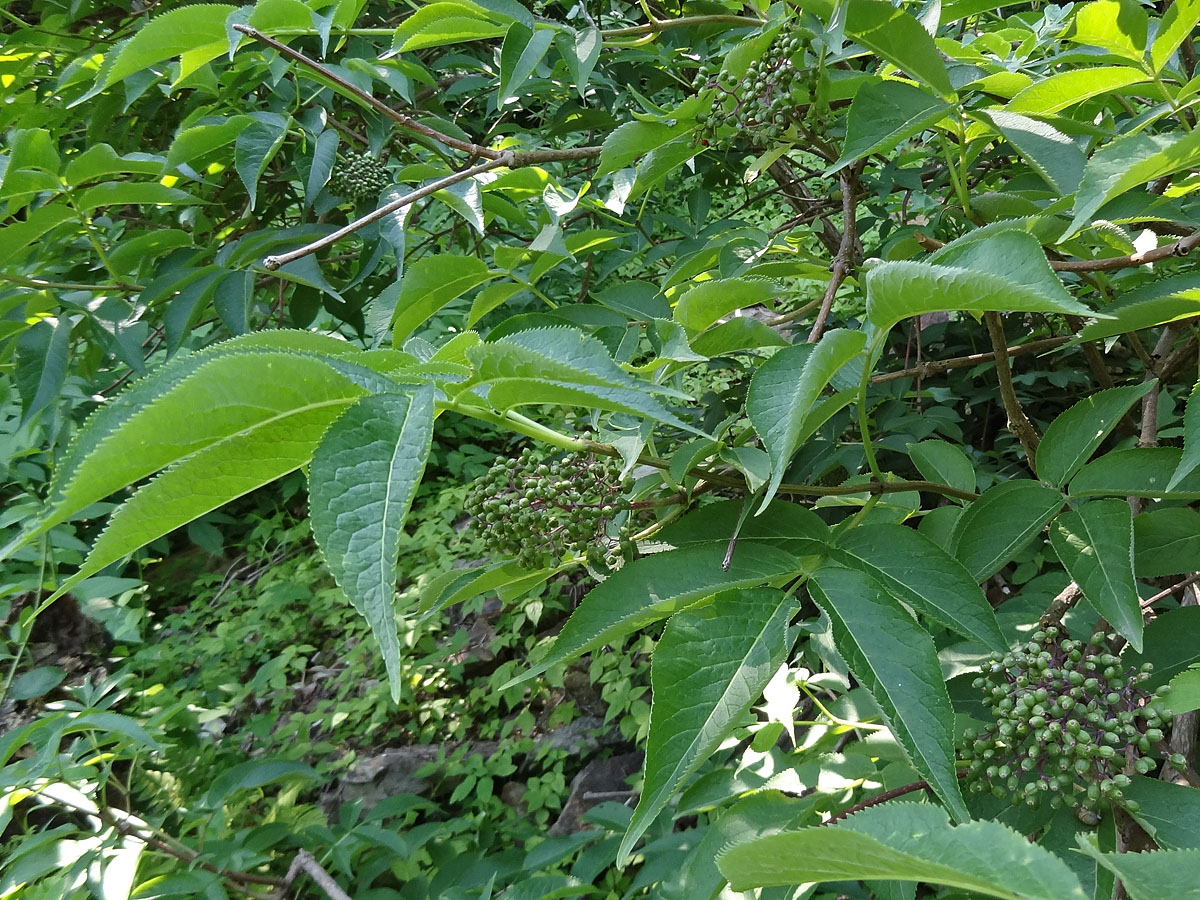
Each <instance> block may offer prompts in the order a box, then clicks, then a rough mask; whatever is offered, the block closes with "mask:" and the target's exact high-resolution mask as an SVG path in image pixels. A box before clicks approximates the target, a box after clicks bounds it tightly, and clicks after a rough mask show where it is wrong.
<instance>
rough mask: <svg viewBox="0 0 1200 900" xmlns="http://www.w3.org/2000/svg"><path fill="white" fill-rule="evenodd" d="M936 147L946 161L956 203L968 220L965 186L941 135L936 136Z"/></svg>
mask: <svg viewBox="0 0 1200 900" xmlns="http://www.w3.org/2000/svg"><path fill="white" fill-rule="evenodd" d="M938 146H939V147H941V150H942V158H943V159H944V160H945V161H946V172H947V173H948V174H949V176H950V184H951V185H953V187H954V194H955V196H956V197H958V202H959V204H960V205H961V206H962V208H963V213H964V214H965V215H966V216H967V217H968V218H969V217H970V215H971V202H970V201H969V200H968V199H967V190H966V186H965V185H964V184H963V182H962V179H960V178H959V177H958V169H957V168H956V167H955V165H954V157H953V156H952V155H951V153H950V148H949V147H947V146H946V139H945V137H943V136H942V135H940V134H939V135H938Z"/></svg>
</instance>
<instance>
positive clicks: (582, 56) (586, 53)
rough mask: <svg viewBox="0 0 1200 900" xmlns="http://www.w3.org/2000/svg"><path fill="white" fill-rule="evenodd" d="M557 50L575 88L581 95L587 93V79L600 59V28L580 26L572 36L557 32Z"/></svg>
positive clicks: (601, 37)
mask: <svg viewBox="0 0 1200 900" xmlns="http://www.w3.org/2000/svg"><path fill="white" fill-rule="evenodd" d="M554 42H555V44H557V45H558V52H559V53H560V55H561V56H562V58H563V62H565V63H566V64H567V68H568V69H570V70H571V77H572V78H574V80H575V90H577V91H578V92H579V96H580V97H583V96H584V95H585V94H586V93H587V84H588V79H589V78H591V77H592V71H593V70H594V69H595V68H596V62H597V61H598V60H599V59H600V48H601V47H602V46H603V43H604V40H603V36H602V35H601V34H600V29H599V28H596V27H594V26H589V27H587V28H582V29H580V30H579V31H577V32H576V33H575V36H574V38H573V39H572V37H571V36H570V35H569V34H565V33H562V34H559V35H558V36H557V37H556V38H555V40H554Z"/></svg>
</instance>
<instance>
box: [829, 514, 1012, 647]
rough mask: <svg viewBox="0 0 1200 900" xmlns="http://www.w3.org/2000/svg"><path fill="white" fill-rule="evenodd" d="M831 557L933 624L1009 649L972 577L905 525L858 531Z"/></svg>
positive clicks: (868, 526) (843, 538)
mask: <svg viewBox="0 0 1200 900" xmlns="http://www.w3.org/2000/svg"><path fill="white" fill-rule="evenodd" d="M830 555H831V556H832V558H833V559H835V560H837V562H839V563H840V564H841V565H843V566H846V567H847V568H850V569H856V570H858V571H861V572H865V573H866V574H867V575H869V576H871V578H873V579H874V580H875V581H877V582H878V583H879V585H880V586H881V587H883V589H884V590H886V591H887V592H888V593H889V594H891V595H892V596H893V597H895V598H896V599H897V600H900V601H902V602H904V603H907V604H908V605H909V606H910V607H912V608H913V609H915V610H916V611H917V612H919V613H921V614H922V615H924V616H928V617H929V618H931V619H933V620H934V621H935V622H937V623H939V624H941V625H944V626H946V627H947V628H951V629H953V630H954V631H957V632H958V633H959V634H961V635H963V636H964V637H966V638H969V639H971V640H976V641H979V643H981V644H983V645H984V646H985V647H988V648H989V649H992V650H998V651H1000V652H1003V651H1004V650H1006V649H1007V648H1008V641H1006V640H1005V639H1004V635H1003V634H1001V632H1000V626H999V625H997V624H996V615H995V613H994V612H992V607H991V605H990V604H989V603H988V601H987V597H985V596H984V594H983V591H982V590H980V589H979V585H978V584H977V583H976V581H975V579H974V578H972V577H971V573H970V572H968V571H967V570H966V569H965V568H963V566H962V564H961V563H960V562H958V561H957V560H956V559H954V558H953V557H951V556H950V555H949V554H947V553H946V551H945V550H943V549H942V548H941V547H939V546H938V545H937V544H935V543H934V542H933V541H931V540H930V539H929V538H927V537H925V535H923V534H921V533H920V532H918V531H914V530H913V529H912V528H906V527H905V526H903V525H890V524H869V523H868V524H866V525H859V526H857V527H855V528H851V529H849V530H848V531H846V532H845V533H844V534H843V535H842V536H841V537H839V538H838V540H837V542H836V543H835V544H834V547H833V550H832V551H831V554H830Z"/></svg>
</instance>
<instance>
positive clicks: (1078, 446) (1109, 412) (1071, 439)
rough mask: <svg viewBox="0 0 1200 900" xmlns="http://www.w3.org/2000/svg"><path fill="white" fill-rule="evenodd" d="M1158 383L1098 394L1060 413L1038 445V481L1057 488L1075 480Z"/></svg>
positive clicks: (1148, 382) (1114, 389) (1113, 389)
mask: <svg viewBox="0 0 1200 900" xmlns="http://www.w3.org/2000/svg"><path fill="white" fill-rule="evenodd" d="M1154 385H1155V382H1154V381H1145V382H1142V383H1141V384H1133V385H1128V386H1126V387H1119V388H1111V389H1110V390H1107V391H1098V392H1097V393H1095V394H1092V395H1091V396H1090V397H1085V398H1083V399H1082V400H1080V401H1079V402H1078V403H1076V404H1075V405H1074V406H1072V407H1071V408H1070V409H1068V410H1067V411H1066V412H1064V413H1062V414H1060V415H1059V416H1058V417H1057V418H1056V419H1055V420H1054V421H1053V422H1051V423H1050V426H1049V427H1048V428H1047V429H1046V434H1045V435H1044V436H1043V438H1042V440H1041V443H1039V444H1038V448H1037V455H1036V462H1037V474H1038V478H1040V479H1041V480H1042V481H1044V482H1046V484H1049V485H1052V486H1053V487H1059V488H1060V487H1062V486H1063V485H1064V484H1066V483H1067V482H1068V481H1070V480H1071V476H1072V475H1074V474H1075V473H1076V472H1078V471H1079V470H1080V469H1081V468H1082V467H1083V464H1084V463H1086V462H1087V461H1088V460H1089V459H1090V458H1091V456H1092V454H1093V453H1095V452H1096V448H1098V447H1099V446H1100V445H1101V444H1102V443H1103V442H1104V439H1105V438H1106V437H1108V436H1109V434H1110V433H1112V430H1113V429H1114V428H1116V426H1117V423H1118V422H1119V421H1121V417H1122V416H1123V415H1125V413H1127V412H1129V408H1130V407H1131V406H1133V404H1135V403H1137V401H1138V400H1140V399H1141V398H1142V397H1144V396H1146V394H1147V393H1148V392H1149V391H1150V389H1151V388H1152V387H1154Z"/></svg>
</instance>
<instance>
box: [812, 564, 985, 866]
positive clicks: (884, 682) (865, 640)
mask: <svg viewBox="0 0 1200 900" xmlns="http://www.w3.org/2000/svg"><path fill="white" fill-rule="evenodd" d="M809 593H810V594H811V595H812V598H813V600H815V601H816V603H817V605H818V606H820V607H821V609H823V610H824V611H825V612H826V614H827V615H828V616H829V618H830V621H831V622H832V623H833V642H834V646H836V647H837V650H838V652H839V653H840V654H841V655H842V659H844V660H845V661H846V665H848V666H849V667H850V671H851V672H852V673H854V677H855V678H857V679H858V681H859V683H860V684H861V685H862V686H863V687H865V688H866V689H867V690H868V691H869V692H870V694H871V696H872V697H873V698H874V699H875V703H876V704H877V705H878V706H879V709H880V711H881V712H882V713H883V716H884V719H885V720H886V721H887V724H888V727H889V728H890V729H891V731H892V734H893V735H894V736H895V738H896V741H897V743H899V745H900V747H901V748H902V749H903V750H904V753H905V755H906V756H907V757H908V760H909V762H910V763H912V766H913V768H915V769H916V770H917V771H918V772H919V773H920V774H921V777H923V778H924V779H925V780H926V781H928V782H929V784H930V786H931V787H932V788H933V790H934V793H936V794H937V795H938V798H939V799H940V800H941V801H942V803H944V804H945V805H946V807H947V808H948V809H949V810H950V812H951V814H952V815H953V816H954V818H955V819H958V820H959V821H966V820H967V819H969V818H970V814H969V813H968V812H967V807H966V805H965V804H964V803H963V799H962V793H961V792H960V790H959V787H958V776H957V774H956V773H955V768H954V711H953V709H952V707H951V706H950V695H949V694H947V693H946V685H945V683H944V682H943V681H942V670H941V667H940V666H939V665H938V659H937V650H936V648H935V647H934V645H933V639H932V638H931V637H930V636H929V634H928V632H926V631H925V629H923V628H922V627H921V626H920V625H918V624H917V623H916V622H915V621H913V618H912V616H910V615H909V614H908V613H907V612H906V611H905V610H904V608H903V607H902V606H901V605H900V604H899V603H898V602H897V601H895V600H893V599H892V598H891V597H889V596H888V595H887V594H885V593H884V591H883V589H882V588H881V587H880V586H879V584H878V583H877V582H875V580H874V579H872V578H870V577H869V576H868V575H866V574H865V573H863V572H859V571H854V570H851V569H844V568H841V567H840V566H832V565H825V566H822V567H821V568H820V569H818V570H817V571H816V572H815V573H813V576H812V579H811V580H810V581H809ZM879 877H884V878H886V877H888V876H886V875H882V876H879ZM803 880H811V879H803Z"/></svg>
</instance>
